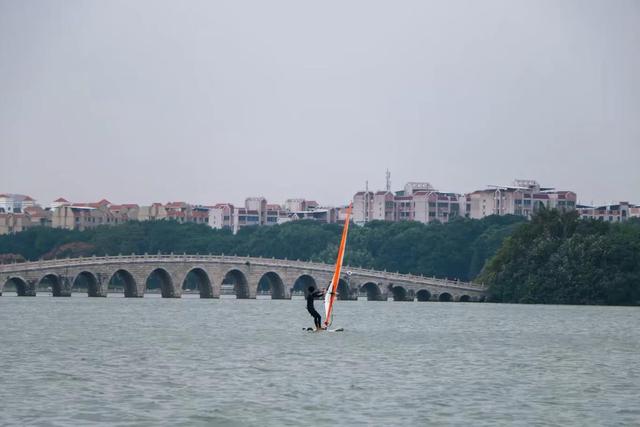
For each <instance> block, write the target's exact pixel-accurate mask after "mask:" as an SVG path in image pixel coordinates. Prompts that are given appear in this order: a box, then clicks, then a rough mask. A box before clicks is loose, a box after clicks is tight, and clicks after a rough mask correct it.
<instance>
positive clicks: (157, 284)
mask: <svg viewBox="0 0 640 427" xmlns="http://www.w3.org/2000/svg"><path fill="white" fill-rule="evenodd" d="M146 289H160V293H161V295H162V298H173V297H175V296H176V292H175V289H174V287H173V280H172V279H171V275H170V274H169V272H168V271H167V270H165V269H164V268H162V267H158V268H156V269H154V270H153V271H151V273H149V275H148V276H147V280H146V282H145V290H146Z"/></svg>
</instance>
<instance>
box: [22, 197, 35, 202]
mask: <svg viewBox="0 0 640 427" xmlns="http://www.w3.org/2000/svg"><path fill="white" fill-rule="evenodd" d="M23 201H27V202H35V200H34V199H32V198H31V197H30V196H25V198H24V199H23Z"/></svg>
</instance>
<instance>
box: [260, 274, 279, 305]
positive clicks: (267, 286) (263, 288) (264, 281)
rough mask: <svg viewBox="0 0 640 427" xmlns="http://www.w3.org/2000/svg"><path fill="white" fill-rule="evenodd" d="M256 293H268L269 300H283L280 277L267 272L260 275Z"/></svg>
mask: <svg viewBox="0 0 640 427" xmlns="http://www.w3.org/2000/svg"><path fill="white" fill-rule="evenodd" d="M257 290H258V292H257V293H260V292H270V293H271V299H284V282H283V281H282V278H281V277H280V275H279V274H278V273H276V272H274V271H269V272H267V273H265V274H263V275H262V277H261V278H260V280H259V281H258V289H257Z"/></svg>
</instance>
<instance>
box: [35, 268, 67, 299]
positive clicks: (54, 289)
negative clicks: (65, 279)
mask: <svg viewBox="0 0 640 427" xmlns="http://www.w3.org/2000/svg"><path fill="white" fill-rule="evenodd" d="M43 286H50V287H51V295H53V296H54V297H61V296H63V295H65V294H63V292H62V280H61V279H60V276H58V275H57V274H54V273H47V274H45V275H44V276H42V278H41V279H40V280H39V281H38V287H43Z"/></svg>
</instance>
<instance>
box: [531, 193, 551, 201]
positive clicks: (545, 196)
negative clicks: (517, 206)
mask: <svg viewBox="0 0 640 427" xmlns="http://www.w3.org/2000/svg"><path fill="white" fill-rule="evenodd" d="M533 198H534V199H540V200H547V199H549V195H548V194H534V195H533Z"/></svg>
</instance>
